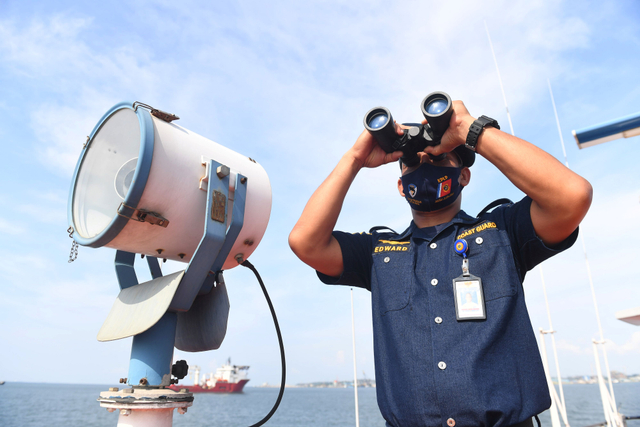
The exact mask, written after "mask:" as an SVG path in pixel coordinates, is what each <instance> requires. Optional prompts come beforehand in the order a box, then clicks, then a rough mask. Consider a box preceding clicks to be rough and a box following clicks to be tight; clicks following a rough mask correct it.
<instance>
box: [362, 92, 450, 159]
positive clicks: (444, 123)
mask: <svg viewBox="0 0 640 427" xmlns="http://www.w3.org/2000/svg"><path fill="white" fill-rule="evenodd" d="M420 108H421V110H422V114H423V115H424V118H425V119H427V122H428V123H427V124H425V125H421V124H414V123H411V124H409V125H410V126H411V127H410V128H409V129H404V131H403V134H402V135H398V134H397V133H396V126H395V123H394V122H393V117H392V116H391V112H390V111H389V110H388V109H387V108H385V107H375V108H372V109H371V110H369V111H368V112H367V114H365V116H364V127H365V129H367V130H368V131H369V133H370V134H371V136H373V138H374V139H375V140H376V142H377V143H378V145H380V147H381V148H382V149H383V150H384V151H386V152H387V153H393V152H394V151H398V150H400V151H402V157H401V160H402V163H404V164H405V165H407V166H409V167H411V166H415V165H417V164H418V163H420V158H419V157H418V152H420V151H422V150H424V149H425V148H426V147H427V146H435V145H438V144H440V140H441V139H442V135H444V133H445V131H446V130H447V128H448V127H449V121H450V120H451V114H453V108H452V104H451V98H450V97H449V95H447V94H446V93H444V92H433V93H430V94H429V95H427V96H426V97H425V98H424V99H423V100H422V103H421V104H420Z"/></svg>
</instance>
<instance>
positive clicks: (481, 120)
mask: <svg viewBox="0 0 640 427" xmlns="http://www.w3.org/2000/svg"><path fill="white" fill-rule="evenodd" d="M486 126H491V127H494V128H496V129H500V125H499V124H498V121H497V120H496V119H492V118H491V117H487V116H480V117H478V119H477V120H475V121H474V122H473V123H471V126H469V133H467V140H466V142H465V144H464V146H465V147H467V148H468V149H469V150H471V151H476V145H477V144H478V138H479V137H480V134H481V133H482V131H483V130H484V128H485V127H486Z"/></svg>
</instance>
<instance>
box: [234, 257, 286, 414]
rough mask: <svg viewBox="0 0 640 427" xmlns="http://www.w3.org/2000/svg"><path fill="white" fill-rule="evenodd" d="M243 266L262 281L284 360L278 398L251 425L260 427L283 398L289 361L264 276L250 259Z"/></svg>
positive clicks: (281, 356) (282, 359) (261, 284)
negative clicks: (266, 411)
mask: <svg viewBox="0 0 640 427" xmlns="http://www.w3.org/2000/svg"><path fill="white" fill-rule="evenodd" d="M241 265H242V266H243V267H247V268H248V269H249V270H251V271H253V274H255V275H256V278H257V279H258V283H260V287H261V288H262V292H263V293H264V297H265V299H266V300H267V304H269V310H271V316H272V317H273V324H274V325H275V327H276V334H277V335H278V343H279V344H280V360H281V361H282V379H281V380H280V393H278V398H277V399H276V403H274V405H273V408H271V411H269V413H268V414H267V415H266V416H265V417H264V418H263V419H261V420H260V421H258V422H257V423H255V424H253V425H251V426H250V427H259V426H261V425H263V424H264V423H266V422H267V421H269V418H271V417H272V416H273V414H274V413H275V412H276V410H277V409H278V406H280V401H281V400H282V395H283V394H284V385H285V382H286V379H287V362H286V360H285V357H284V344H283V342H282V334H281V333H280V326H279V325H278V318H277V316H276V311H275V310H274V309H273V304H271V299H270V298H269V294H268V293H267V288H265V286H264V283H263V282H262V278H260V274H258V270H256V268H255V267H254V266H253V264H251V263H250V262H249V261H247V260H245V261H243V262H242V264H241Z"/></svg>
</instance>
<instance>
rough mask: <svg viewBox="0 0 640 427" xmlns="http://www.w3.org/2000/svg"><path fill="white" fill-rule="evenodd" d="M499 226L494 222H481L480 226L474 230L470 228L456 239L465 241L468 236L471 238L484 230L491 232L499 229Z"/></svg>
mask: <svg viewBox="0 0 640 427" xmlns="http://www.w3.org/2000/svg"><path fill="white" fill-rule="evenodd" d="M497 227H498V226H497V225H496V223H495V222H492V221H484V222H481V223H480V224H478V225H476V226H475V227H473V228H470V229H468V230H465V231H464V232H463V233H462V234H460V235H458V237H456V239H464V238H465V237H467V236H471V235H472V234H476V233H480V232H482V231H484V230H489V229H491V228H497Z"/></svg>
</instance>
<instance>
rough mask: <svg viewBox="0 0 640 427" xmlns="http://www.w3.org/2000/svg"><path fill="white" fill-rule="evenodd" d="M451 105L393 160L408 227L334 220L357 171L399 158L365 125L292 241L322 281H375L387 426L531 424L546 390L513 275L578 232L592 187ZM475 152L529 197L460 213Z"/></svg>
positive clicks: (520, 275)
mask: <svg viewBox="0 0 640 427" xmlns="http://www.w3.org/2000/svg"><path fill="white" fill-rule="evenodd" d="M453 111H454V112H453V115H452V117H451V121H450V123H449V128H448V130H447V131H446V132H445V134H444V135H443V137H442V141H441V143H440V144H439V145H437V146H435V147H427V148H426V149H425V150H424V152H422V153H419V156H420V164H419V165H417V166H414V167H412V168H407V167H406V165H402V166H401V167H402V177H401V178H400V179H399V180H398V190H399V192H400V195H402V196H403V197H405V198H406V199H407V201H408V202H409V205H410V206H411V214H412V216H413V221H412V222H411V224H410V225H409V228H408V229H407V230H405V231H404V232H402V233H401V234H397V233H395V232H393V231H391V230H388V229H384V228H376V229H372V230H371V231H370V232H369V233H359V234H348V233H343V232H339V231H334V226H335V224H336V221H337V219H338V216H339V214H340V210H341V208H342V203H343V201H344V198H345V196H346V194H347V191H348V190H349V187H350V185H351V183H352V182H353V180H354V178H355V177H356V175H357V173H358V172H359V171H360V169H362V168H365V167H368V168H374V167H378V166H380V165H383V164H386V163H389V162H393V161H396V160H398V159H399V158H400V157H401V156H402V153H401V152H400V151H397V152H394V153H385V152H384V151H383V150H382V149H381V148H380V147H379V146H378V145H377V144H376V142H375V140H374V139H373V138H372V136H371V135H370V134H369V132H367V131H364V132H363V133H362V134H361V135H360V137H359V138H358V139H357V141H356V143H355V144H354V146H353V147H352V148H351V149H350V150H349V151H347V153H346V154H344V156H343V157H342V158H341V160H340V161H339V163H338V165H337V166H336V167H335V169H334V170H333V172H331V174H330V175H329V177H328V178H327V179H326V180H325V181H324V182H323V183H322V185H321V186H320V187H319V188H318V189H317V190H316V191H315V192H314V194H313V195H312V196H311V199H310V200H309V202H308V203H307V205H306V207H305V209H304V211H303V213H302V215H301V217H300V219H299V220H298V222H297V224H296V225H295V227H294V229H293V231H292V232H291V234H290V236H289V244H290V246H291V248H292V250H293V251H294V252H295V254H296V255H297V256H298V257H299V258H300V259H301V260H302V261H303V262H305V263H306V264H308V265H309V266H311V267H313V268H314V269H316V270H317V272H318V276H319V277H320V279H321V280H322V281H323V282H325V283H327V284H343V285H350V286H358V287H362V288H365V289H369V290H370V291H371V299H372V312H373V333H374V354H375V365H376V385H377V396H378V405H379V407H380V411H381V413H382V416H383V417H384V418H385V420H386V421H387V425H390V426H394V427H400V426H402V427H407V426H430V427H434V426H442V427H455V426H458V427H472V426H474V427H478V426H497V427H502V426H505V427H507V426H530V425H532V417H533V416H535V415H537V414H539V413H540V412H542V411H544V410H546V409H547V408H549V406H550V404H551V400H550V397H549V390H548V387H547V383H546V380H545V376H544V371H543V367H542V362H541V359H540V353H539V351H538V347H537V344H536V340H535V335H534V333H533V329H532V326H531V323H530V320H529V315H528V313H527V309H526V306H525V303H524V291H523V287H522V282H523V280H524V276H525V274H526V272H527V271H529V270H531V269H532V268H533V267H535V266H536V265H537V264H539V263H540V262H542V261H544V260H545V259H547V258H549V257H551V256H553V255H555V254H557V253H559V252H561V251H563V250H565V249H567V248H568V247H570V246H571V245H572V244H573V243H574V241H575V239H576V237H577V233H578V225H579V223H580V221H582V219H583V218H584V216H585V215H586V213H587V210H588V209H589V206H590V204H591V196H592V189H591V185H590V184H589V183H588V182H587V181H586V180H585V179H583V178H582V177H580V176H578V175H577V174H575V173H573V172H572V171H571V170H569V169H568V168H566V167H564V166H563V165H562V164H561V163H560V162H558V161H557V160H556V159H555V158H554V157H552V156H551V155H549V154H548V153H546V152H544V151H543V150H541V149H539V148H537V147H536V146H534V145H532V144H530V143H528V142H526V141H523V140H521V139H519V138H516V137H514V136H511V135H509V134H507V133H504V132H502V131H500V130H499V127H498V125H497V122H496V121H495V120H493V119H490V118H488V117H486V116H482V117H481V118H480V119H478V120H476V119H474V118H473V117H472V116H471V115H470V114H469V112H468V111H467V109H466V107H465V106H464V104H463V103H462V102H460V101H455V102H454V103H453ZM425 123H426V122H425ZM396 131H397V132H398V134H399V135H401V133H402V130H401V127H400V126H399V125H396ZM475 153H478V154H480V155H481V156H483V157H484V158H485V159H487V160H488V161H489V162H491V163H492V164H493V165H495V166H496V167H497V168H498V169H499V170H500V171H501V172H502V173H503V174H504V175H505V176H506V177H507V178H508V179H509V180H510V181H511V182H512V183H513V184H514V185H515V186H516V187H518V188H519V189H520V190H522V191H523V192H524V193H525V194H526V196H525V197H524V198H523V199H522V200H520V201H519V202H517V203H515V204H513V203H503V204H499V203H498V204H496V205H497V206H495V207H493V210H491V211H490V212H486V211H483V212H482V213H481V214H480V215H479V216H478V217H472V216H470V215H467V214H466V213H465V212H464V211H462V210H461V208H460V206H461V190H462V188H464V187H465V186H466V185H467V184H468V183H469V181H470V178H471V172H470V169H469V166H471V165H472V164H473V161H474V159H475ZM443 154H444V156H442V155H443ZM434 159H439V160H434ZM463 261H464V263H465V264H466V267H467V271H466V275H465V272H464V271H463V268H462V267H463ZM477 278H479V279H478V280H477V281H473V280H475V279H477ZM469 279H473V280H472V281H469ZM465 280H466V281H465ZM465 287H466V288H465ZM467 288H468V289H473V292H475V294H476V295H479V297H481V298H482V301H478V302H479V303H480V304H479V306H480V308H474V309H471V310H469V309H466V310H467V311H468V312H471V313H472V315H470V316H469V315H467V314H466V313H465V309H464V308H462V307H461V306H462V305H463V304H464V301H463V298H464V295H465V293H466V291H465V289H467ZM478 289H479V290H480V292H478V291H477V290H478ZM456 298H459V299H458V300H456Z"/></svg>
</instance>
